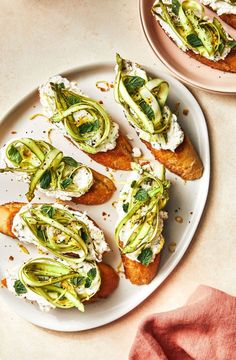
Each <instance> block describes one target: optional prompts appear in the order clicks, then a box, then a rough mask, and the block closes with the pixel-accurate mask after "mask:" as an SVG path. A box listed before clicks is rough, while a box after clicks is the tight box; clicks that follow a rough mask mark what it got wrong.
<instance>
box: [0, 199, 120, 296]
mask: <svg viewBox="0 0 236 360" xmlns="http://www.w3.org/2000/svg"><path fill="white" fill-rule="evenodd" d="M24 205H26V204H25V203H20V202H12V203H7V204H3V205H0V232H1V233H2V234H4V235H8V236H11V237H12V238H15V235H14V234H13V232H12V223H13V219H14V216H15V215H16V214H17V213H18V211H20V209H21V208H22V206H24ZM97 265H98V267H99V270H100V274H101V287H100V289H99V291H98V292H97V294H96V295H95V296H94V297H93V299H91V300H93V301H95V300H98V299H102V298H106V297H108V296H109V295H110V294H111V293H112V292H113V291H114V290H115V289H116V288H117V286H118V284H119V276H118V274H117V273H116V271H115V270H114V269H113V268H112V267H111V266H109V265H107V264H104V263H98V264H97Z"/></svg>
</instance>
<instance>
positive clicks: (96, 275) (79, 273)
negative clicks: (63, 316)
mask: <svg viewBox="0 0 236 360" xmlns="http://www.w3.org/2000/svg"><path fill="white" fill-rule="evenodd" d="M84 265H85V266H84ZM88 269H89V270H88ZM18 275H19V280H20V281H21V283H22V284H23V285H24V287H25V288H26V290H31V291H33V292H34V293H36V294H37V295H39V296H41V297H42V298H44V299H45V300H47V301H48V302H49V303H50V304H52V305H53V307H57V308H61V309H70V308H73V307H76V308H77V309H78V310H80V311H82V312H84V305H83V302H84V301H85V300H88V299H90V298H91V297H93V296H94V295H95V293H96V292H97V291H98V289H99V287H100V283H101V278H100V272H99V269H98V267H97V266H96V264H95V263H85V264H82V265H81V266H80V267H77V268H76V269H72V268H71V267H69V266H68V265H65V264H62V263H61V262H59V261H57V260H54V259H50V258H36V259H32V260H29V261H27V262H26V263H25V264H24V265H22V266H21V268H20V270H19V274H18ZM88 290H89V291H88Z"/></svg>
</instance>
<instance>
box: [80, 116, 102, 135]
mask: <svg viewBox="0 0 236 360" xmlns="http://www.w3.org/2000/svg"><path fill="white" fill-rule="evenodd" d="M98 128H99V121H98V119H97V120H95V121H93V122H87V123H84V124H82V125H80V126H79V132H80V134H81V135H82V134H86V133H88V132H92V131H95V130H97V129H98Z"/></svg>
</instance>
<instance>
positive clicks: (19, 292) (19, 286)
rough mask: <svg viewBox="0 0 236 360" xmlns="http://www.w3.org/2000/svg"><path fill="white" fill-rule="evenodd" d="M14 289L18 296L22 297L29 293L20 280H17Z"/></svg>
mask: <svg viewBox="0 0 236 360" xmlns="http://www.w3.org/2000/svg"><path fill="white" fill-rule="evenodd" d="M14 289H15V292H16V294H17V295H22V294H25V293H27V289H26V287H25V285H24V284H22V282H21V281H20V280H16V281H15V283H14Z"/></svg>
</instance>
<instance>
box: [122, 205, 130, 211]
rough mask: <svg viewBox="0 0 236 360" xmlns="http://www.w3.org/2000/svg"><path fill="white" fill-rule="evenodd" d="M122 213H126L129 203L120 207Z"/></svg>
mask: <svg viewBox="0 0 236 360" xmlns="http://www.w3.org/2000/svg"><path fill="white" fill-rule="evenodd" d="M122 208H123V210H124V212H126V213H127V212H128V208H129V203H124V204H123V206H122Z"/></svg>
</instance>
